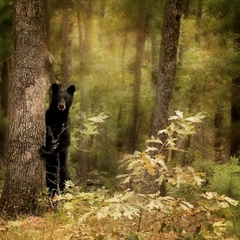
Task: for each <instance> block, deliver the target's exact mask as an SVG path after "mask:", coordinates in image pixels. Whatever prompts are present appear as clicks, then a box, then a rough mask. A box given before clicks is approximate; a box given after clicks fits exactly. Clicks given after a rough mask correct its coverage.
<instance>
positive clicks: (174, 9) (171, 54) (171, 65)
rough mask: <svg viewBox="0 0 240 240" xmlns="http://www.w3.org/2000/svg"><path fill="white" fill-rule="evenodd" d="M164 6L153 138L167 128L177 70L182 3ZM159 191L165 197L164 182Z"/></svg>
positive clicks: (175, 1) (170, 1) (171, 1)
mask: <svg viewBox="0 0 240 240" xmlns="http://www.w3.org/2000/svg"><path fill="white" fill-rule="evenodd" d="M165 4H166V5H165V12H164V19H163V28H162V39H161V46H160V61H159V72H158V79H157V93H156V99H155V106H154V114H153V122H152V128H151V130H152V131H151V135H153V136H155V137H156V136H158V132H159V130H162V129H165V128H166V127H167V126H168V118H169V105H170V101H171V99H172V95H173V90H174V80H175V75H176V70H177V50H178V40H179V34H180V22H181V6H182V1H181V0H166V3H165ZM159 137H160V139H161V140H162V142H163V143H164V142H165V141H166V136H165V135H161V136H159ZM155 147H156V148H157V149H158V150H160V148H161V145H160V144H158V145H157V144H155ZM154 154H155V153H154V152H152V155H154ZM161 154H164V155H165V157H166V158H165V160H166V162H167V160H168V159H167V158H168V152H167V151H163V152H161ZM153 180H154V179H153ZM159 190H160V193H161V195H162V196H165V195H166V183H165V181H163V183H162V184H161V186H160V189H159ZM150 191H151V190H150ZM153 191H155V189H153Z"/></svg>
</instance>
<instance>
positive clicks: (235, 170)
mask: <svg viewBox="0 0 240 240" xmlns="http://www.w3.org/2000/svg"><path fill="white" fill-rule="evenodd" d="M209 181H210V190H211V191H216V192H218V193H219V194H226V195H227V196H230V197H233V198H236V199H240V186H239V182H240V166H239V165H238V159H234V158H232V159H230V161H229V162H227V163H226V164H222V165H216V166H215V168H214V173H213V176H212V178H210V179H209Z"/></svg>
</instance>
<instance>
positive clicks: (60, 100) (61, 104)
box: [51, 83, 75, 112]
mask: <svg viewBox="0 0 240 240" xmlns="http://www.w3.org/2000/svg"><path fill="white" fill-rule="evenodd" d="M51 89H52V101H51V108H52V109H54V110H56V111H59V112H68V111H69V109H70V107H71V105H72V102H73V94H74V92H75V86H74V85H70V86H69V87H68V88H67V89H66V90H65V89H61V88H60V87H59V85H58V84H56V83H53V84H52V86H51Z"/></svg>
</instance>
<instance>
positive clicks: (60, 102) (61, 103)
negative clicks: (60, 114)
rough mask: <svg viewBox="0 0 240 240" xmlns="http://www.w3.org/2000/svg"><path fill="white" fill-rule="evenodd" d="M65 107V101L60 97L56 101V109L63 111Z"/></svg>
mask: <svg viewBox="0 0 240 240" xmlns="http://www.w3.org/2000/svg"><path fill="white" fill-rule="evenodd" d="M65 109H66V103H65V101H64V99H60V101H59V102H58V110H59V111H64V110H65Z"/></svg>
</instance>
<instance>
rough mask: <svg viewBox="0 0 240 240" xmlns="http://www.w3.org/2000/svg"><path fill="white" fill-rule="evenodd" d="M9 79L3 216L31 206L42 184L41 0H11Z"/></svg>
mask: <svg viewBox="0 0 240 240" xmlns="http://www.w3.org/2000/svg"><path fill="white" fill-rule="evenodd" d="M13 10H14V20H13V40H14V49H13V79H12V87H11V89H10V95H11V96H12V97H11V99H10V109H11V112H10V117H9V145H8V165H7V172H6V180H5V183H4V187H3V192H2V196H1V200H0V206H1V210H2V212H3V213H4V214H6V215H7V216H9V217H15V216H18V215H19V214H22V213H30V212H31V213H33V212H35V211H36V210H37V207H38V204H37V201H36V199H37V197H38V196H39V194H40V193H41V191H42V188H43V186H44V178H45V177H44V162H43V160H42V159H40V156H39V154H38V149H39V147H40V146H41V145H42V144H43V140H44V128H45V127H44V109H45V97H46V89H47V78H48V67H49V64H50V62H51V58H50V57H49V56H50V55H49V53H48V51H47V48H46V45H45V32H44V29H45V28H44V26H43V24H44V22H45V21H44V11H43V1H42V0H14V1H13Z"/></svg>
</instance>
